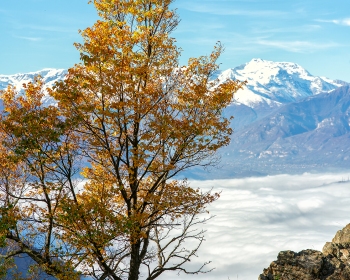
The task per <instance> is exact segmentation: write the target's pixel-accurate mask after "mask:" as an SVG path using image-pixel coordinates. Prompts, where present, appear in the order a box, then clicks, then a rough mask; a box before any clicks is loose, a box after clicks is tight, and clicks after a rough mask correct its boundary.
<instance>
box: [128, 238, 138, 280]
mask: <svg viewBox="0 0 350 280" xmlns="http://www.w3.org/2000/svg"><path fill="white" fill-rule="evenodd" d="M140 247H141V242H140V241H138V242H137V243H136V244H132V245H131V258H130V270H129V278H128V280H138V279H139V274H140V266H141V256H140Z"/></svg>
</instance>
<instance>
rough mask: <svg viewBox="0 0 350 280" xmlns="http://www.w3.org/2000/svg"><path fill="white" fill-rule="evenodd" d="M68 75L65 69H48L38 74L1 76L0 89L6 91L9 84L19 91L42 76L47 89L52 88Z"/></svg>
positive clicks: (37, 72)
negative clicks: (24, 85) (35, 78)
mask: <svg viewBox="0 0 350 280" xmlns="http://www.w3.org/2000/svg"><path fill="white" fill-rule="evenodd" d="M66 74H67V70H65V69H53V68H46V69H43V70H40V71H36V72H29V73H24V74H22V73H18V74H14V75H0V89H6V88H7V86H8V85H9V84H11V85H14V86H15V87H16V89H17V90H18V91H21V90H22V89H23V84H25V83H29V82H32V81H33V80H34V77H36V76H38V75H40V76H41V77H42V78H43V81H44V83H45V87H52V86H53V85H54V83H55V82H56V81H58V80H62V79H63V78H64V76H65V75H66Z"/></svg>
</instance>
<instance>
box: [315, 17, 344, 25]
mask: <svg viewBox="0 0 350 280" xmlns="http://www.w3.org/2000/svg"><path fill="white" fill-rule="evenodd" d="M316 21H318V22H329V23H334V24H338V25H345V26H350V18H344V19H332V20H322V19H318V20H316Z"/></svg>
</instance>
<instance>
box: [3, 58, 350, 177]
mask: <svg viewBox="0 0 350 280" xmlns="http://www.w3.org/2000/svg"><path fill="white" fill-rule="evenodd" d="M66 73H67V72H66V70H63V69H44V70H42V71H38V72H32V73H26V74H15V75H0V89H5V88H6V87H7V85H8V84H13V85H15V86H16V87H17V89H18V90H21V89H22V84H23V83H27V82H29V81H32V80H33V78H34V77H35V76H36V75H40V76H42V77H43V80H44V81H45V83H47V86H52V85H53V84H54V83H55V82H56V81H57V80H61V79H64V76H65V75H66ZM215 78H216V79H218V80H219V81H225V80H226V79H228V78H229V79H238V80H241V81H243V80H246V81H247V82H248V83H247V86H246V87H245V88H244V89H242V90H240V91H239V92H237V93H236V95H235V102H233V103H232V104H231V105H230V106H228V107H227V108H226V109H225V111H224V115H226V116H234V120H233V121H232V123H231V125H232V128H233V129H234V131H235V132H234V133H233V135H232V141H231V144H230V145H229V146H227V147H225V148H224V149H222V151H221V155H222V161H221V169H220V170H218V171H215V172H213V173H210V174H209V175H208V173H207V172H203V171H201V170H193V171H192V172H189V173H187V174H186V175H187V176H188V177H197V178H213V177H217V178H222V177H234V176H247V175H258V174H264V175H265V174H276V173H298V172H305V171H310V170H315V171H321V170H328V169H329V168H348V167H350V149H349V147H350V145H349V144H350V84H349V83H347V82H343V81H339V80H330V79H327V78H325V77H317V76H313V75H311V74H310V73H309V72H308V71H307V70H305V69H304V68H302V67H301V66H299V65H298V64H295V63H291V62H272V61H267V60H262V59H253V60H251V61H250V62H248V63H246V64H244V65H241V66H238V67H236V68H231V69H227V70H224V71H217V72H216V73H215V75H214V76H213V79H215ZM50 102H52V100H50V99H49V98H48V99H47V100H45V104H49V103H50Z"/></svg>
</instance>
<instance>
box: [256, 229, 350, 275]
mask: <svg viewBox="0 0 350 280" xmlns="http://www.w3.org/2000/svg"><path fill="white" fill-rule="evenodd" d="M258 279H259V280H301V279H302V280H350V224H348V225H347V226H346V227H345V228H343V229H342V230H339V231H338V232H337V233H336V235H335V237H334V238H333V239H332V242H327V243H326V244H325V245H324V247H323V249H322V252H320V251H316V250H311V249H307V250H303V251H301V252H299V253H296V252H293V251H282V252H280V253H279V254H278V256H277V260H276V261H273V262H272V263H271V264H270V266H269V267H268V268H266V269H264V271H263V273H262V274H260V276H259V278H258Z"/></svg>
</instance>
